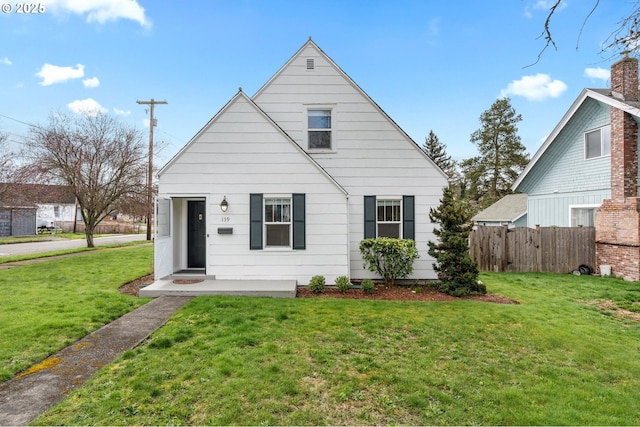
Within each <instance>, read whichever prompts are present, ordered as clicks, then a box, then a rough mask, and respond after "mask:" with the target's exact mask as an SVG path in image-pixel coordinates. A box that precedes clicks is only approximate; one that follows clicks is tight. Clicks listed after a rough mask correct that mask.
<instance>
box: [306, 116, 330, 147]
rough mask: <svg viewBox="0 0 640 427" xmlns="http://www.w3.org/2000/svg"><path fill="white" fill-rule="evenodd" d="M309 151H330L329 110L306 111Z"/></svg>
mask: <svg viewBox="0 0 640 427" xmlns="http://www.w3.org/2000/svg"><path fill="white" fill-rule="evenodd" d="M307 114H308V115H307V126H308V132H309V144H308V145H309V150H330V149H331V110H328V109H322V110H320V109H318V110H308V112H307Z"/></svg>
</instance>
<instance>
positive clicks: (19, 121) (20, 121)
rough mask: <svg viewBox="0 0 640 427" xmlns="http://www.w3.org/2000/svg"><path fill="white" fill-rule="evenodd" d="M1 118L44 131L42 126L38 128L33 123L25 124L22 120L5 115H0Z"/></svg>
mask: <svg viewBox="0 0 640 427" xmlns="http://www.w3.org/2000/svg"><path fill="white" fill-rule="evenodd" d="M0 117H4V118H5V119H9V120H13V121H14V122H18V123H22V124H23V125H27V126H29V127H32V128H36V129H41V130H42V128H41V127H40V126H38V125H34V124H33V123H27V122H23V121H22V120H18V119H14V118H13V117H9V116H6V115H4V114H0Z"/></svg>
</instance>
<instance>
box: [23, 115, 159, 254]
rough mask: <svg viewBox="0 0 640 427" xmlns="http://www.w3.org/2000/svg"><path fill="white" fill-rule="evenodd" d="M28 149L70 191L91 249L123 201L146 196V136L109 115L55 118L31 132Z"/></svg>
mask: <svg viewBox="0 0 640 427" xmlns="http://www.w3.org/2000/svg"><path fill="white" fill-rule="evenodd" d="M26 147H27V148H28V156H29V158H30V160H31V161H32V165H33V166H34V167H36V168H38V169H39V170H41V171H42V172H44V173H47V174H49V175H50V176H52V177H53V178H54V179H55V180H56V181H57V182H58V183H62V184H65V185H68V186H69V187H71V191H72V192H73V194H74V195H75V196H76V198H77V199H78V205H79V207H80V211H81V213H82V219H83V221H84V224H85V234H86V239H87V246H88V247H93V234H94V230H95V228H96V226H97V225H98V224H99V223H100V221H102V220H103V219H104V218H105V217H106V216H107V215H109V214H110V213H111V212H112V210H113V209H114V206H115V205H116V203H117V202H118V201H119V200H121V199H123V198H126V197H132V196H133V195H135V194H137V193H139V192H144V191H145V186H144V181H145V173H146V153H145V145H144V143H143V142H142V135H141V134H140V132H139V131H138V130H137V129H135V128H130V127H127V126H126V125H124V124H122V123H121V122H119V121H117V120H116V119H114V118H112V117H110V116H108V115H106V114H87V115H83V116H75V117H71V116H69V115H65V114H62V113H58V114H54V115H52V116H51V117H50V119H49V124H48V125H46V126H41V127H34V128H32V129H31V130H30V135H29V136H28V137H27V140H26Z"/></svg>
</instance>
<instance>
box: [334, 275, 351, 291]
mask: <svg viewBox="0 0 640 427" xmlns="http://www.w3.org/2000/svg"><path fill="white" fill-rule="evenodd" d="M350 285H351V282H350V281H349V278H348V277H347V276H340V277H336V287H337V288H338V291H340V293H345V292H347V289H349V286H350Z"/></svg>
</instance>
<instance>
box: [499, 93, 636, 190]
mask: <svg viewBox="0 0 640 427" xmlns="http://www.w3.org/2000/svg"><path fill="white" fill-rule="evenodd" d="M588 98H591V99H594V100H596V101H598V102H602V103H603V104H606V105H609V106H610V107H615V108H618V109H620V110H622V111H625V112H627V113H629V114H631V115H633V116H635V117H638V118H639V119H640V108H639V107H640V103H638V102H629V101H623V100H621V99H619V98H616V97H614V96H613V95H612V93H611V89H589V88H585V89H583V90H582V92H580V95H579V96H578V98H577V99H576V100H575V101H574V102H573V104H571V107H569V109H568V110H567V112H566V113H565V115H564V116H563V117H562V119H561V120H560V122H558V124H557V125H556V127H555V128H554V129H553V131H552V132H551V134H549V136H548V137H547V139H545V141H544V142H543V143H542V145H541V146H540V148H539V149H538V151H536V154H535V155H534V156H533V157H532V158H531V161H530V162H529V164H528V165H527V167H526V168H525V169H524V171H522V173H521V174H520V176H519V177H518V179H516V181H515V182H514V183H513V185H512V186H511V189H512V190H514V191H517V188H518V186H519V185H520V184H521V183H522V181H523V180H524V178H525V177H526V176H527V175H528V174H529V172H531V169H533V167H534V166H535V164H536V163H537V162H538V160H540V158H541V157H542V155H543V154H544V153H545V151H547V149H548V148H549V146H550V145H551V144H552V143H553V141H555V139H556V137H557V136H558V134H560V132H561V131H562V129H564V127H565V126H566V124H567V123H568V122H569V120H571V118H572V117H573V116H574V115H575V114H576V112H577V111H578V109H579V108H580V106H581V105H582V104H583V103H584V102H585V101H586V100H587V99H588Z"/></svg>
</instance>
